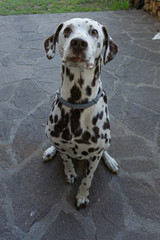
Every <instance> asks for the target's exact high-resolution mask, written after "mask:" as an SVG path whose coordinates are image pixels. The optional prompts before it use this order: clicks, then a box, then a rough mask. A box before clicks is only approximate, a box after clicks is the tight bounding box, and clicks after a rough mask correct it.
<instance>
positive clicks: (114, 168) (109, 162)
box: [103, 151, 119, 173]
mask: <svg viewBox="0 0 160 240" xmlns="http://www.w3.org/2000/svg"><path fill="white" fill-rule="evenodd" d="M103 159H104V162H105V164H106V166H107V167H108V168H109V170H110V171H111V172H113V173H118V171H119V166H118V163H117V162H116V160H115V159H114V158H112V157H111V156H110V155H109V154H108V153H107V152H106V151H105V152H104V153H103Z"/></svg>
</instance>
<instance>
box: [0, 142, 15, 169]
mask: <svg viewBox="0 0 160 240" xmlns="http://www.w3.org/2000/svg"><path fill="white" fill-rule="evenodd" d="M0 166H1V168H2V169H6V170H7V169H9V168H12V167H13V163H12V159H11V156H10V149H9V147H8V146H7V145H6V146H3V147H2V146H0Z"/></svg>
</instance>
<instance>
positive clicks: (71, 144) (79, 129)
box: [46, 93, 111, 159]
mask: <svg viewBox="0 0 160 240" xmlns="http://www.w3.org/2000/svg"><path fill="white" fill-rule="evenodd" d="M46 135H47V137H48V138H49V139H50V140H51V141H52V143H53V145H54V146H55V147H56V148H57V150H58V151H60V152H64V153H67V154H68V155H70V156H71V157H74V158H78V159H84V158H88V155H89V156H92V155H95V153H96V154H100V153H101V151H102V150H104V149H107V147H108V146H109V143H110V138H111V137H110V123H109V112H108V106H107V103H106V97H105V94H104V93H103V96H102V97H101V98H100V99H99V101H98V104H96V105H94V106H92V107H90V108H87V109H83V110H80V109H75V110H74V109H70V108H68V107H66V106H64V105H62V104H61V103H60V102H58V100H56V101H55V102H54V104H53V109H52V112H51V114H50V116H49V119H48V122H47V127H46Z"/></svg>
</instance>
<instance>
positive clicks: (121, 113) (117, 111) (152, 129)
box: [109, 88, 159, 140]
mask: <svg viewBox="0 0 160 240" xmlns="http://www.w3.org/2000/svg"><path fill="white" fill-rule="evenodd" d="M133 91H135V92H136V90H135V89H134V88H133ZM135 95H136V93H135ZM130 96H133V93H130V94H129V92H128V95H127V97H128V98H130ZM142 99H143V101H145V99H144V98H143V96H142ZM133 101H134V100H133ZM136 101H137V99H136V97H135V101H134V102H126V101H125V99H124V97H123V95H122V94H117V95H115V96H114V97H113V98H112V99H111V101H110V103H109V105H110V106H111V107H110V113H111V114H112V115H113V116H114V117H116V118H118V119H121V120H122V122H123V123H124V124H125V125H126V126H127V127H128V128H129V129H130V130H131V131H133V132H134V133H136V134H137V135H140V136H145V137H146V138H148V139H150V140H154V137H155V134H156V128H157V124H158V123H159V114H158V113H154V112H153V111H152V110H151V109H147V108H145V107H144V106H141V105H139V102H138V103H136ZM155 105H156V103H155Z"/></svg>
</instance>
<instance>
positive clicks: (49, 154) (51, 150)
mask: <svg viewBox="0 0 160 240" xmlns="http://www.w3.org/2000/svg"><path fill="white" fill-rule="evenodd" d="M55 154H56V148H55V147H53V146H51V147H50V148H48V149H47V150H46V151H45V152H44V154H43V162H47V161H50V160H51V159H52V158H53V157H54V155H55Z"/></svg>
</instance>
